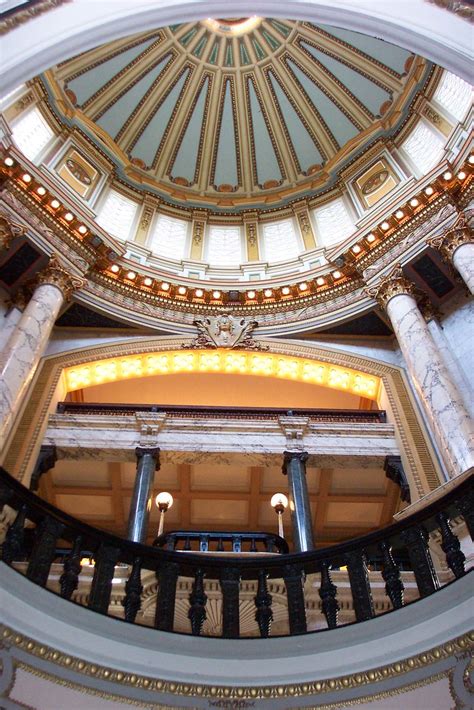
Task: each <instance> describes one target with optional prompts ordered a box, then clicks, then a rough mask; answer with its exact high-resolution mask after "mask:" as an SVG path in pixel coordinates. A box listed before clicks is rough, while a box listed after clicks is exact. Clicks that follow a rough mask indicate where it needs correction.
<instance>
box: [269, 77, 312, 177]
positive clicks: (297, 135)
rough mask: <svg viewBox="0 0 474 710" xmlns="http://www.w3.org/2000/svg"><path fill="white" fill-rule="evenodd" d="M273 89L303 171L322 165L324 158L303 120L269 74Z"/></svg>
mask: <svg viewBox="0 0 474 710" xmlns="http://www.w3.org/2000/svg"><path fill="white" fill-rule="evenodd" d="M269 77H270V81H271V84H272V87H273V91H274V92H275V95H276V97H277V101H278V105H279V107H280V110H281V112H282V114H283V119H284V124H285V126H286V128H287V130H288V134H289V136H290V140H291V143H292V145H293V148H294V150H295V153H296V157H297V159H298V163H299V166H300V170H301V171H306V170H308V168H309V167H310V166H312V165H322V164H323V163H324V160H323V158H322V156H321V153H320V152H319V150H318V149H317V147H316V145H315V143H314V141H313V139H312V138H311V136H310V134H309V133H308V131H307V130H306V127H305V126H304V124H303V122H302V121H301V119H300V117H299V116H298V114H297V112H296V110H295V109H294V107H293V106H292V104H291V102H290V100H289V99H288V97H287V96H286V94H285V93H284V91H283V90H282V88H281V86H280V85H279V83H278V81H276V79H275V78H274V76H273V75H272V74H271V73H270V74H269Z"/></svg>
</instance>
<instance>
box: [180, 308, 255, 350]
mask: <svg viewBox="0 0 474 710" xmlns="http://www.w3.org/2000/svg"><path fill="white" fill-rule="evenodd" d="M194 325H195V326H196V328H197V329H198V336H197V338H195V340H193V341H192V343H191V344H190V345H183V346H182V347H183V348H192V349H200V348H234V349H239V348H240V349H242V350H268V345H262V344H261V343H258V342H257V341H256V340H254V338H253V335H252V333H253V331H254V330H255V328H256V327H257V326H258V323H257V321H255V320H247V319H245V318H236V317H234V316H232V315H231V314H230V313H227V312H224V313H221V314H220V315H218V316H208V317H207V318H204V319H196V320H195V321H194Z"/></svg>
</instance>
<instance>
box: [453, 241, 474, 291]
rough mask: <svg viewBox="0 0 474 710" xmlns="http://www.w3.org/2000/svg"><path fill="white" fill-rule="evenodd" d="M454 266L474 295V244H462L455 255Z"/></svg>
mask: <svg viewBox="0 0 474 710" xmlns="http://www.w3.org/2000/svg"><path fill="white" fill-rule="evenodd" d="M453 264H454V266H455V267H456V269H457V270H458V271H459V273H460V274H461V276H462V278H463V280H464V282H465V283H466V285H467V287H468V288H469V290H470V292H471V293H474V244H473V243H468V244H461V246H459V247H458V248H457V249H456V251H455V252H454V254H453Z"/></svg>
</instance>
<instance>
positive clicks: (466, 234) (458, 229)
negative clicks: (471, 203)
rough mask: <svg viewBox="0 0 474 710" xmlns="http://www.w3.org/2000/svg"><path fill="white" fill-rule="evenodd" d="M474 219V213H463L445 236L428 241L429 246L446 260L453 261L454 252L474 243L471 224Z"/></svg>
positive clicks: (473, 232) (441, 235)
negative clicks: (464, 245)
mask: <svg viewBox="0 0 474 710" xmlns="http://www.w3.org/2000/svg"><path fill="white" fill-rule="evenodd" d="M473 219H474V214H473V211H472V210H470V211H469V212H461V214H460V215H459V216H458V218H457V220H456V221H455V223H454V224H453V226H452V227H450V229H448V231H447V232H445V233H444V234H440V235H439V236H437V237H433V239H429V240H428V244H429V245H430V246H431V247H433V248H434V249H437V250H438V251H439V252H440V253H441V255H442V256H443V258H444V259H446V260H447V261H452V260H453V256H454V252H455V251H456V249H458V248H459V247H461V246H463V244H472V243H474V230H473V229H472V226H471V223H472V220H473Z"/></svg>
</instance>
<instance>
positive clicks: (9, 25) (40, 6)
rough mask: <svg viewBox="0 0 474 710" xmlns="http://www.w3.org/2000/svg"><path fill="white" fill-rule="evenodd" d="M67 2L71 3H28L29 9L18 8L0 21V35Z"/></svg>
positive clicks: (56, 0)
mask: <svg viewBox="0 0 474 710" xmlns="http://www.w3.org/2000/svg"><path fill="white" fill-rule="evenodd" d="M67 2H71V0H37V2H35V3H30V7H26V8H24V7H23V8H22V7H20V8H19V9H18V10H17V11H16V12H12V13H11V14H10V15H9V16H8V17H6V18H5V19H4V20H1V21H0V35H6V34H7V33H8V32H11V31H12V30H14V29H15V28H16V27H19V26H20V25H23V24H24V23H25V22H28V21H29V20H33V19H34V18H35V17H38V15H42V14H43V13H45V12H49V11H50V10H55V9H56V8H57V7H59V6H60V5H65V4H66V3H67Z"/></svg>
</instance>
